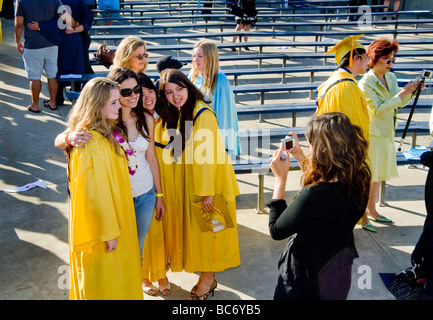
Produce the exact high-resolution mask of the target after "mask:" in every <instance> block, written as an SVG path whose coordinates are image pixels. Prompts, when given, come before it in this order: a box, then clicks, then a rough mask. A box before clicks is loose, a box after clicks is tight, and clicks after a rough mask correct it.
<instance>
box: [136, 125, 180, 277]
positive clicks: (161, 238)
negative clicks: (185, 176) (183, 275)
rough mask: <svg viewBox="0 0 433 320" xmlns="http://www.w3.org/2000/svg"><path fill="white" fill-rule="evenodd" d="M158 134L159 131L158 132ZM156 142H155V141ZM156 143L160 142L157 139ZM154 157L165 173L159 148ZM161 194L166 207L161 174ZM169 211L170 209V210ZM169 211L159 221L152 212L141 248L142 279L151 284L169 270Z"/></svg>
mask: <svg viewBox="0 0 433 320" xmlns="http://www.w3.org/2000/svg"><path fill="white" fill-rule="evenodd" d="M161 122H162V120H161V118H157V119H155V126H156V125H158V126H160V125H161ZM158 132H159V133H161V131H159V130H158ZM155 141H156V140H155ZM158 141H161V139H160V138H159V139H158ZM155 151H156V157H157V159H158V163H159V167H160V171H161V172H163V170H165V171H167V168H164V167H163V163H162V159H161V154H162V149H161V148H155ZM161 190H162V191H161V192H162V193H164V197H163V199H164V204H165V205H166V206H167V196H166V195H167V187H166V186H165V179H164V175H163V174H161ZM170 209H171V208H170ZM170 211H173V210H167V208H166V213H165V215H164V218H163V219H162V220H161V221H158V220H156V218H155V214H156V211H154V214H153V215H154V216H153V220H152V223H151V224H150V228H149V231H148V232H147V235H146V239H145V240H144V247H143V260H142V277H143V278H145V279H149V280H150V281H151V282H156V281H158V280H159V279H164V278H165V277H166V273H167V271H168V269H169V266H168V258H167V249H166V245H165V228H164V225H165V220H166V219H167V215H170Z"/></svg>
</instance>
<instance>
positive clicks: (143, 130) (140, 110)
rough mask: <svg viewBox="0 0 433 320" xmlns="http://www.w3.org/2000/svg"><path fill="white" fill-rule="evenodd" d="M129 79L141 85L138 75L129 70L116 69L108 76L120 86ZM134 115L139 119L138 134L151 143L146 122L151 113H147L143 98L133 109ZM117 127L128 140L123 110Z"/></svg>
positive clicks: (137, 124) (120, 112)
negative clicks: (142, 101)
mask: <svg viewBox="0 0 433 320" xmlns="http://www.w3.org/2000/svg"><path fill="white" fill-rule="evenodd" d="M129 78H133V79H135V80H136V81H137V84H139V80H138V77H137V74H136V73H135V72H134V71H132V70H129V69H127V68H123V67H120V68H116V69H113V70H112V71H111V72H110V73H109V74H108V75H107V79H110V80H113V81H114V82H116V83H118V84H119V85H120V84H121V83H122V82H123V81H125V80H126V79H129ZM141 95H142V93H140V97H141ZM132 113H133V114H134V115H135V116H136V117H137V122H136V124H135V125H136V127H137V130H138V132H139V133H140V134H141V135H142V136H143V137H144V138H145V139H146V140H148V141H149V139H150V137H149V129H148V127H147V122H146V113H148V114H150V113H149V111H147V110H146V109H145V108H144V107H143V104H142V103H141V98H140V99H138V103H137V106H136V107H135V108H133V109H132ZM116 126H117V127H118V129H119V131H120V134H122V135H123V136H124V138H128V129H127V128H126V125H125V123H124V122H123V120H122V109H120V110H119V117H118V118H117V121H116Z"/></svg>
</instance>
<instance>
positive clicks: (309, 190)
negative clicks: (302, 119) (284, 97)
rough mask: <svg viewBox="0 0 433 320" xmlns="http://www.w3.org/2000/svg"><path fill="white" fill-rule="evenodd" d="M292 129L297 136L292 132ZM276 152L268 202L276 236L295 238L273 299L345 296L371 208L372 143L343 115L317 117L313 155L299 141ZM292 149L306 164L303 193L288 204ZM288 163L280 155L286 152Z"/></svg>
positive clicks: (311, 137)
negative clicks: (359, 228)
mask: <svg viewBox="0 0 433 320" xmlns="http://www.w3.org/2000/svg"><path fill="white" fill-rule="evenodd" d="M290 134H293V133H290ZM293 135H294V136H295V138H296V143H295V147H294V148H292V149H290V150H285V149H284V145H283V144H282V145H281V146H280V148H279V149H278V150H277V151H275V153H274V156H273V158H272V161H271V169H272V172H273V173H274V175H275V187H274V193H273V197H272V200H271V201H269V203H268V206H269V207H270V215H269V231H270V234H271V236H272V238H273V239H275V240H282V239H286V238H288V237H290V239H289V241H288V244H287V245H286V248H285V249H284V251H283V254H282V256H281V258H280V261H279V270H280V276H279V278H278V284H277V287H276V289H275V294H274V299H275V300H292V299H293V300H298V299H308V300H317V299H346V297H347V294H348V293H349V289H350V283H351V269H352V262H353V259H354V258H356V257H357V256H358V255H357V251H356V248H355V244H354V237H353V228H354V227H355V225H356V223H357V221H358V220H359V219H360V218H361V217H362V215H363V214H364V212H365V207H366V205H367V200H368V191H369V185H370V170H369V168H368V165H367V163H366V161H365V160H366V157H367V147H368V145H367V142H366V140H365V139H364V138H363V137H362V133H361V130H360V129H359V128H358V127H356V126H353V125H352V124H351V123H350V120H349V118H348V117H347V116H346V115H344V114H342V113H326V114H324V115H321V116H316V115H315V116H313V117H312V118H311V120H310V122H309V123H308V125H307V127H306V132H305V135H306V138H307V141H308V145H309V148H310V150H309V155H308V156H307V157H305V156H304V155H303V153H302V150H301V148H300V146H299V144H298V141H297V136H296V135H295V134H293ZM289 152H290V153H292V155H293V156H294V157H295V159H297V160H298V161H299V162H300V164H301V167H302V171H303V175H302V180H301V184H302V190H301V191H300V192H299V193H298V195H297V196H296V197H295V198H294V199H293V201H292V202H291V203H290V204H289V205H287V203H286V201H285V200H284V197H285V185H286V181H287V176H288V173H289V169H290V159H289ZM283 154H284V155H285V160H282V159H284V158H282V155H283Z"/></svg>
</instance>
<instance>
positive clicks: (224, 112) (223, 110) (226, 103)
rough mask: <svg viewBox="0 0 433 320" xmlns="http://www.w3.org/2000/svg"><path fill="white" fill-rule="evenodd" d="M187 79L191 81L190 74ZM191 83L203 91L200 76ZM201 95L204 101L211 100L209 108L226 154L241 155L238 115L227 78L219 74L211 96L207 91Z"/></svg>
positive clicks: (202, 79) (202, 81) (202, 80)
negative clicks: (215, 119) (222, 140)
mask: <svg viewBox="0 0 433 320" xmlns="http://www.w3.org/2000/svg"><path fill="white" fill-rule="evenodd" d="M188 77H189V79H190V80H191V79H192V74H190V75H189V76H188ZM193 83H194V85H195V86H196V87H197V88H198V89H200V91H202V92H203V91H204V90H203V89H202V87H203V83H204V78H203V77H202V75H201V74H197V76H196V77H195V79H194V81H193ZM203 94H204V97H205V100H211V106H212V109H213V110H214V112H215V115H216V117H217V120H218V126H219V128H220V130H221V133H222V136H223V138H224V144H225V148H226V150H227V152H228V153H229V154H231V155H233V156H238V155H239V154H240V153H241V145H240V141H239V125H238V113H237V111H236V103H235V98H234V95H233V90H232V86H231V84H230V81H229V80H228V78H227V76H226V75H225V74H224V73H222V72H219V73H218V78H217V83H216V86H215V89H214V92H213V94H211V93H210V92H209V90H207V92H203Z"/></svg>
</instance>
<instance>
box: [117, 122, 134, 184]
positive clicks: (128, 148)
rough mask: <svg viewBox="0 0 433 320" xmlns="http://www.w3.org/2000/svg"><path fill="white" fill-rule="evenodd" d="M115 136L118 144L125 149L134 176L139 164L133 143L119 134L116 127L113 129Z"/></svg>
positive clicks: (130, 171) (129, 167) (130, 170)
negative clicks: (136, 160)
mask: <svg viewBox="0 0 433 320" xmlns="http://www.w3.org/2000/svg"><path fill="white" fill-rule="evenodd" d="M113 138H114V141H116V142H117V144H118V145H119V146H120V147H121V148H122V149H123V151H125V156H126V160H127V162H128V169H129V174H130V175H131V176H133V175H134V173H135V171H136V170H137V164H136V162H135V154H134V151H133V150H132V147H131V145H130V144H129V143H128V141H126V140H125V139H123V138H122V136H121V135H120V134H119V132H117V130H116V129H114V131H113Z"/></svg>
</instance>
